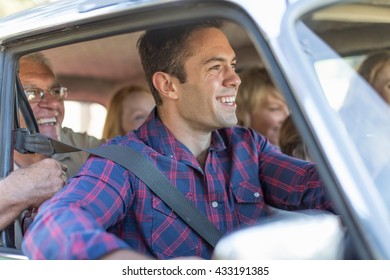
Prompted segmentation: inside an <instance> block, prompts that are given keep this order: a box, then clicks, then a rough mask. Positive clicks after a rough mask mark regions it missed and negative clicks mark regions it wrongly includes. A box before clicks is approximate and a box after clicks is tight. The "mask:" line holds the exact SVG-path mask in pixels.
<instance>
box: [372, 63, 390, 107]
mask: <svg viewBox="0 0 390 280" xmlns="http://www.w3.org/2000/svg"><path fill="white" fill-rule="evenodd" d="M373 87H374V88H375V89H376V90H377V91H378V93H379V94H380V95H381V96H382V98H383V99H384V100H385V101H386V103H387V104H389V105H390V61H388V62H387V63H386V64H385V65H384V66H383V67H382V69H381V70H380V71H379V72H378V74H377V77H376V79H375V81H374V82H373Z"/></svg>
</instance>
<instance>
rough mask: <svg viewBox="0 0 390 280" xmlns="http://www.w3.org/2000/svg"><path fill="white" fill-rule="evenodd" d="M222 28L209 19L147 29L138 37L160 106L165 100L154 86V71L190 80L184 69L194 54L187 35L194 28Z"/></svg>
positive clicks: (148, 80)
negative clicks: (186, 62)
mask: <svg viewBox="0 0 390 280" xmlns="http://www.w3.org/2000/svg"><path fill="white" fill-rule="evenodd" d="M221 27H222V24H221V22H220V21H217V20H209V21H202V22H198V23H191V24H185V25H180V26H170V27H165V28H157V29H151V30H147V31H146V32H145V33H144V34H143V35H142V36H141V37H140V38H139V40H138V42H137V47H138V51H139V55H140V57H141V62H142V66H143V68H144V71H145V75H146V80H147V82H148V84H149V87H150V90H151V92H152V94H153V96H154V99H155V101H156V104H157V106H158V105H161V103H162V100H161V97H160V95H159V93H158V91H157V89H155V88H154V86H153V82H152V76H153V74H154V73H156V72H159V71H161V72H165V73H168V74H170V75H173V76H175V77H176V78H178V79H179V81H180V82H181V83H185V82H186V80H187V75H186V73H185V70H184V63H185V59H186V58H188V57H189V56H191V55H193V54H192V53H191V50H190V49H188V45H187V41H188V38H189V37H190V36H191V34H192V33H193V32H194V31H197V30H200V29H206V28H218V29H220V28H221Z"/></svg>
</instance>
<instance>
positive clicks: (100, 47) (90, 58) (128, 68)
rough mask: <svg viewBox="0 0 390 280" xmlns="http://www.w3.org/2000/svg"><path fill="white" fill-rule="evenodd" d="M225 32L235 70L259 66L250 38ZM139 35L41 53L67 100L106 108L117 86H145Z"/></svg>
mask: <svg viewBox="0 0 390 280" xmlns="http://www.w3.org/2000/svg"><path fill="white" fill-rule="evenodd" d="M225 32H226V34H227V36H228V37H229V39H230V41H231V43H232V46H233V48H234V49H235V51H236V54H237V56H238V67H240V66H241V67H244V66H245V67H246V66H253V65H259V64H260V58H259V57H258V54H257V53H256V51H255V50H254V49H253V46H252V44H251V42H250V39H249V38H248V37H247V35H246V33H245V32H244V31H243V30H242V29H240V27H238V26H236V25H233V24H227V25H226V27H225ZM141 33H142V32H136V33H129V34H123V35H117V36H112V37H107V38H103V39H97V40H93V41H87V42H82V43H76V44H72V45H67V46H62V47H57V48H53V49H48V50H45V51H43V52H44V53H45V55H46V56H47V58H48V59H49V60H50V62H51V64H52V67H53V70H54V72H55V73H56V75H57V77H58V80H59V82H60V83H61V84H63V85H66V86H67V87H68V88H69V90H70V93H69V99H71V100H82V101H94V102H98V103H101V104H103V105H105V106H106V105H107V104H108V101H109V99H110V97H111V95H112V94H113V93H114V92H115V91H116V90H117V89H119V88H120V87H122V86H124V85H126V84H131V83H137V84H141V85H145V86H146V81H145V78H144V72H143V70H142V66H141V62H140V58H139V55H138V51H137V49H136V43H137V40H138V38H139V36H140V34H141Z"/></svg>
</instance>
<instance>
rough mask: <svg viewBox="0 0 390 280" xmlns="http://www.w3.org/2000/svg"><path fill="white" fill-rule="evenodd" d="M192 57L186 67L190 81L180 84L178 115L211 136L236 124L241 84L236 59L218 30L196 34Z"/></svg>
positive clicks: (193, 39)
mask: <svg viewBox="0 0 390 280" xmlns="http://www.w3.org/2000/svg"><path fill="white" fill-rule="evenodd" d="M189 49H190V50H191V53H192V56H191V57H189V58H188V59H187V60H186V61H185V64H184V69H185V71H186V73H187V81H186V82H185V83H184V84H180V83H178V84H177V86H178V93H179V99H178V111H179V114H181V116H182V117H183V118H184V120H185V121H186V122H187V123H189V124H190V126H191V128H192V129H194V130H199V131H203V132H210V131H213V130H215V129H219V128H222V127H229V126H232V125H235V124H236V123H237V118H236V114H235V111H236V103H235V99H236V95H237V89H238V86H239V85H240V83H241V80H240V78H239V77H238V75H237V74H236V71H235V65H236V58H235V53H234V51H233V49H232V48H231V46H230V44H229V42H228V40H227V38H226V36H225V35H224V33H223V32H222V31H220V30H218V29H216V28H209V29H203V30H199V31H196V32H194V33H193V34H192V35H191V37H190V39H189Z"/></svg>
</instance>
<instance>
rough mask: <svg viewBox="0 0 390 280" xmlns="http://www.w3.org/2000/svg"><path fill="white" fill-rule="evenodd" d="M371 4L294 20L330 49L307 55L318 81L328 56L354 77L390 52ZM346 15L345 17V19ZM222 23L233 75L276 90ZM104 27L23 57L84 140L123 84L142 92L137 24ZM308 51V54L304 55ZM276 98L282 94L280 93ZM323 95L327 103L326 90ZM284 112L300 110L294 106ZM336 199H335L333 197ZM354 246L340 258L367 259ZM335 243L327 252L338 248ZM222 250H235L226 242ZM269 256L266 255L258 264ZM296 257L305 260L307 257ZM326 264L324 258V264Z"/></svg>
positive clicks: (249, 39)
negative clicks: (43, 68) (32, 59)
mask: <svg viewBox="0 0 390 280" xmlns="http://www.w3.org/2000/svg"><path fill="white" fill-rule="evenodd" d="M377 2H378V4H377V5H376V6H373V5H365V4H346V5H340V6H332V7H330V8H327V7H324V8H322V9H319V10H315V11H313V12H310V13H307V14H305V15H304V16H303V17H302V18H300V20H299V23H297V26H298V25H299V24H303V25H304V28H303V29H301V28H300V27H297V33H298V34H299V32H300V30H303V31H302V32H306V31H305V30H304V29H305V28H308V29H310V32H311V33H312V34H314V36H316V37H317V38H320V39H321V41H322V42H321V44H325V45H327V46H328V47H329V49H326V48H323V49H320V48H318V49H316V48H315V45H311V46H308V47H307V53H308V60H312V61H313V62H314V61H316V62H319V64H318V65H317V64H315V63H313V65H314V64H315V65H317V66H318V67H317V66H313V67H317V68H316V71H317V72H318V73H320V72H321V67H322V66H321V65H322V64H321V63H320V62H321V61H326V62H327V63H328V62H329V61H331V60H332V59H333V57H332V56H333V55H334V54H336V55H337V56H340V57H341V58H342V59H343V61H344V62H345V63H346V64H347V65H349V66H350V67H351V68H353V69H356V67H357V66H358V65H359V64H360V62H361V61H362V60H363V59H364V58H365V57H366V55H367V54H369V53H372V52H375V51H378V50H390V33H389V32H388V30H389V22H390V21H389V19H390V6H389V4H388V3H386V1H382V2H383V3H382V2H381V1H377ZM346 15H348V16H347V17H346ZM223 20H224V21H225V25H224V31H225V32H226V34H227V36H228V38H229V40H230V42H231V44H232V46H233V48H234V50H235V51H236V55H237V61H238V64H237V71H238V73H239V72H240V71H242V70H243V69H246V68H250V67H252V66H260V65H263V66H266V67H267V69H269V70H270V71H271V72H270V75H271V77H273V79H275V82H276V85H277V86H279V87H280V88H283V84H280V82H278V81H277V77H278V75H282V73H279V72H276V73H274V72H272V70H271V69H274V68H273V67H270V66H272V63H271V62H270V60H269V50H268V49H267V50H264V49H263V50H259V44H257V43H254V40H253V38H254V37H255V35H254V33H253V32H252V31H251V28H252V27H250V28H248V26H249V24H248V26H243V25H241V24H240V23H238V22H233V21H231V20H230V19H223ZM118 21H119V19H118ZM106 22H107V24H108V26H110V27H112V28H111V29H109V28H107V29H103V28H101V29H99V28H98V27H97V24H95V25H94V24H91V25H90V26H88V25H84V26H81V27H80V29H79V30H77V31H76V32H75V33H74V34H73V35H72V34H70V33H69V34H67V35H66V36H64V39H59V40H57V38H56V37H55V36H53V37H52V38H51V37H50V36H48V37H47V38H44V37H41V38H38V40H37V43H36V44H39V42H47V43H48V44H47V45H48V46H50V47H49V48H39V47H37V45H30V48H29V49H28V46H27V47H26V50H24V54H27V53H29V52H34V51H42V52H43V53H44V55H45V56H46V57H47V58H48V59H49V60H50V62H51V64H52V67H53V70H54V72H55V74H56V75H57V78H58V81H59V83H60V84H61V85H65V86H66V87H67V88H68V90H69V94H68V98H67V100H66V103H65V106H66V110H67V111H72V112H74V113H72V114H66V115H65V120H64V125H65V126H69V127H71V128H73V129H74V130H75V131H81V132H87V133H89V134H91V135H94V136H96V137H98V138H99V137H100V136H101V133H102V129H103V123H104V118H105V113H106V108H107V106H108V104H109V101H110V98H111V97H112V95H113V94H114V93H115V91H116V90H117V89H119V88H120V87H122V86H124V85H127V84H134V83H135V84H140V85H143V86H147V84H146V81H145V78H144V72H143V69H142V66H141V62H140V59H139V55H138V52H137V48H136V45H137V40H138V38H139V36H140V34H141V33H142V32H143V30H144V26H145V24H144V23H143V22H142V21H141V20H139V21H137V20H135V22H137V24H136V25H135V26H136V27H134V28H133V26H132V25H131V23H130V21H129V22H128V23H127V25H125V24H124V27H121V26H120V25H119V24H118V23H117V21H113V20H107V21H106ZM154 24H155V23H154ZM170 24H172V22H171V23H170ZM248 30H249V32H248ZM302 34H303V33H302ZM82 35H85V36H82ZM302 38H303V37H302ZM315 42H316V41H315V40H311V41H310V42H309V43H312V44H315ZM300 43H301V44H302V46H303V48H305V44H306V43H307V42H305V41H304V40H302V41H301V42H300ZM27 45H28V44H27ZM313 49H314V50H315V53H310V52H311V51H313ZM317 50H318V52H317ZM321 50H324V51H323V52H322V51H321ZM329 50H331V51H329ZM332 52H333V53H332ZM22 55H23V53H22ZM273 63H276V64H277V63H278V62H277V61H273ZM320 64H321V65H320ZM323 64H325V63H323ZM297 75H299V74H297ZM319 76H320V74H319ZM319 79H321V77H320V78H319ZM283 92H285V91H284V90H283ZM324 94H325V95H326V90H325V92H324ZM286 100H287V101H290V100H291V96H290V97H289V96H286ZM327 101H328V102H329V103H332V102H334V104H333V103H332V106H333V108H335V110H336V111H337V110H338V108H339V106H340V105H339V104H340V102H342V100H341V101H339V100H334V99H332V100H330V98H328V99H327ZM291 105H293V106H298V107H299V104H291ZM298 107H296V108H298ZM298 110H299V108H298ZM294 111H297V110H294ZM26 117H28V116H26ZM300 118H304V116H303V115H302V116H299V114H298V116H297V118H295V119H294V121H295V122H296V124H297V127H298V128H299V131H300V132H301V134H302V137H303V138H304V139H307V141H308V143H309V144H310V145H311V146H313V143H314V142H315V139H314V138H313V137H312V136H310V133H308V132H307V130H308V127H306V126H305V125H302V124H299V122H298V121H299V119H300ZM302 132H303V133H302ZM314 146H315V145H314ZM311 150H312V151H313V147H311ZM313 154H314V155H315V159H316V160H318V162H319V163H321V160H322V157H321V156H320V155H318V152H316V151H313ZM337 195H338V196H339V195H340V196H342V194H339V193H337ZM346 215H349V214H346ZM343 222H344V221H343ZM329 223H332V225H333V226H335V227H336V225H335V224H333V223H334V221H331V222H329ZM291 224H293V223H291ZM347 226H348V227H350V224H347ZM339 234H340V232H339V231H337V232H335V234H334V238H335V240H336V239H337V240H336V241H337V242H339V241H340V235H339ZM271 235H272V234H271ZM271 235H266V236H268V237H269V236H271ZM358 235H359V234H358ZM348 238H350V236H349V237H348ZM357 238H359V237H358V236H356V235H353V236H352V239H351V240H352V241H351V240H350V239H348V243H347V244H348V245H345V246H346V247H348V248H347V249H346V252H344V254H345V255H347V256H348V257H347V258H355V257H356V258H362V257H363V258H364V257H366V255H365V254H364V253H363V256H362V253H361V251H359V248H356V247H358V246H357V245H356V242H355V241H356V240H358V239H357ZM354 240H355V241H354ZM336 241H335V243H334V244H339V243H337V242H336ZM228 242H229V243H231V244H232V243H234V241H232V240H229V241H228ZM276 243H277V241H275V242H273V243H272V244H273V245H275V244H276ZM237 244H240V243H237ZM237 246H239V245H237ZM362 246H363V245H362ZM233 253H234V254H235V257H237V256H241V257H242V258H246V257H247V256H246V255H240V254H241V253H242V252H241V251H240V252H238V251H234V252H233ZM227 254H232V253H231V252H229V253H226V252H222V253H221V256H216V258H217V259H218V258H221V259H223V258H227V257H226V256H227ZM359 254H360V255H359ZM345 255H344V256H340V252H339V251H337V252H334V254H333V255H332V256H333V257H334V256H337V257H338V258H345ZM269 256H270V255H265V256H264V258H267V257H269ZM250 257H254V256H250ZM262 257H263V256H262ZM277 257H279V256H276V258H277ZM299 257H301V258H306V257H307V256H299ZM320 257H321V256H320ZM327 257H329V258H330V256H327Z"/></svg>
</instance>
